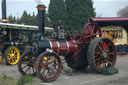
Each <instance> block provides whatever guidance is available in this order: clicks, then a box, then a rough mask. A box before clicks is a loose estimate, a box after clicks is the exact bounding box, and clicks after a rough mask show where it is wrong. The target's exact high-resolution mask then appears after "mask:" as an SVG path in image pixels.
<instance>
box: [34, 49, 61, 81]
mask: <svg viewBox="0 0 128 85" xmlns="http://www.w3.org/2000/svg"><path fill="white" fill-rule="evenodd" d="M61 69H62V66H61V60H60V58H59V56H58V55H57V54H56V53H50V52H48V51H46V52H44V53H42V54H40V55H39V57H38V59H37V65H36V71H37V76H38V77H39V78H40V79H41V80H43V81H45V82H48V81H54V80H56V79H57V78H58V76H59V75H60V73H61Z"/></svg>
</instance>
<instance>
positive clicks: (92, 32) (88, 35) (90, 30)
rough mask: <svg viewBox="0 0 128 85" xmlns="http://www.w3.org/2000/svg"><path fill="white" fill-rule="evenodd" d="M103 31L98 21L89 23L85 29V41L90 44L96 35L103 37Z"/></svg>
mask: <svg viewBox="0 0 128 85" xmlns="http://www.w3.org/2000/svg"><path fill="white" fill-rule="evenodd" d="M101 36H102V31H101V29H100V26H99V25H98V24H96V23H89V24H87V25H86V27H85V29H84V42H85V44H89V42H90V41H91V40H93V39H94V38H95V37H101Z"/></svg>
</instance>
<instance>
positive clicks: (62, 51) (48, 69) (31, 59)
mask: <svg viewBox="0 0 128 85" xmlns="http://www.w3.org/2000/svg"><path fill="white" fill-rule="evenodd" d="M37 8H38V21H39V34H38V35H40V36H38V37H37V36H33V39H34V40H33V44H32V47H31V48H30V49H29V50H28V51H26V52H24V53H23V54H22V55H21V57H20V60H19V63H18V69H19V71H20V73H21V74H22V75H26V74H30V75H33V76H34V75H37V76H38V77H39V78H40V79H42V80H44V81H53V80H55V79H56V78H57V77H58V76H59V75H60V73H61V69H62V64H61V59H60V57H59V56H60V55H62V56H65V60H66V62H67V64H68V66H69V67H71V68H72V69H76V70H78V69H85V68H86V67H88V65H89V66H90V67H91V68H92V69H93V70H95V71H96V72H101V70H102V69H103V68H108V67H110V66H114V65H115V62H116V51H115V46H114V44H113V43H112V41H111V40H109V39H107V38H103V37H102V31H101V29H100V27H99V26H98V25H97V24H96V23H88V24H87V25H86V26H85V28H84V29H83V31H81V32H78V33H76V34H74V35H73V36H68V37H67V39H65V38H63V37H62V38H63V39H58V40H56V39H46V38H45V37H44V36H43V32H44V24H42V22H44V21H43V20H44V17H43V16H44V11H45V6H43V5H38V7H37ZM36 35H37V34H36Z"/></svg>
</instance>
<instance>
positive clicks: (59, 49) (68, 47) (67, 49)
mask: <svg viewBox="0 0 128 85" xmlns="http://www.w3.org/2000/svg"><path fill="white" fill-rule="evenodd" d="M47 48H49V49H51V50H53V51H54V52H56V53H58V54H60V55H68V54H73V53H75V52H76V51H77V50H78V46H77V45H76V44H75V42H74V41H73V40H70V41H56V40H41V41H35V42H34V43H33V45H32V52H33V53H34V54H38V55H39V54H40V53H42V52H44V51H46V49H47Z"/></svg>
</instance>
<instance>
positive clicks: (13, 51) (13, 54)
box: [7, 46, 20, 65]
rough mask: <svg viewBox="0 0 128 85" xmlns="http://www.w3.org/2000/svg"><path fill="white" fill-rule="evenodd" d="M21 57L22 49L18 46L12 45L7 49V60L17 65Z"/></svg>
mask: <svg viewBox="0 0 128 85" xmlns="http://www.w3.org/2000/svg"><path fill="white" fill-rule="evenodd" d="M19 58H20V51H19V49H18V48H16V47H14V46H12V47H10V48H9V49H8V51H7V60H8V62H9V64H12V65H15V64H17V63H18V61H19Z"/></svg>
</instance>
